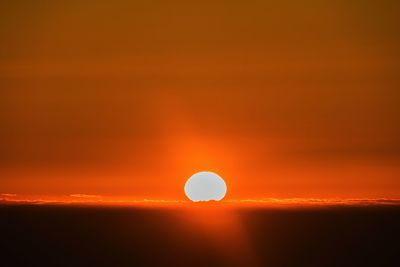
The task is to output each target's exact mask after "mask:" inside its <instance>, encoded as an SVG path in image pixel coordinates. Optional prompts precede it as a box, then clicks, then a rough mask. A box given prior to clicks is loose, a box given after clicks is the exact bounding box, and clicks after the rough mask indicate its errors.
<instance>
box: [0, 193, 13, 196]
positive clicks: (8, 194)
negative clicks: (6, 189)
mask: <svg viewBox="0 0 400 267" xmlns="http://www.w3.org/2000/svg"><path fill="white" fill-rule="evenodd" d="M1 195H2V196H3V197H16V196H17V194H10V193H4V194H1Z"/></svg>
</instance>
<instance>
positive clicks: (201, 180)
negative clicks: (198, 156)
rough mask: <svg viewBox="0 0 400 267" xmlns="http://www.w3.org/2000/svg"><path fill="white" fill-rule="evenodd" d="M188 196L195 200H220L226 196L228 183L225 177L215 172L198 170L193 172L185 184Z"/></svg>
mask: <svg viewBox="0 0 400 267" xmlns="http://www.w3.org/2000/svg"><path fill="white" fill-rule="evenodd" d="M184 190H185V194H186V196H187V197H188V198H189V199H190V200H192V201H194V202H197V201H209V200H215V201H220V200H221V199H223V198H224V197H225V194H226V184H225V181H224V179H222V178H221V177H220V176H219V175H217V174H215V173H213V172H198V173H195V174H193V175H192V176H191V177H190V178H189V179H188V180H187V181H186V184H185V188H184Z"/></svg>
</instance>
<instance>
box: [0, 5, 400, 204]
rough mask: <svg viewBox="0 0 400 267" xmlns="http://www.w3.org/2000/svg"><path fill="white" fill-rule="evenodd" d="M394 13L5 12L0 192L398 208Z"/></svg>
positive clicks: (236, 8)
mask: <svg viewBox="0 0 400 267" xmlns="http://www.w3.org/2000/svg"><path fill="white" fill-rule="evenodd" d="M399 8H400V3H399V2H398V1H389V0H383V1H361V0H349V1H337V0H335V1H311V0H306V1H294V0H283V1H261V0H260V1H255V0H250V1H232V0H230V1H227V0H222V1H208V0H205V1H204V0H203V1H177V0H172V1H161V0H155V1H145V0H142V1H128V0H126V1H124V0H115V1H102V0H97V1H78V0H68V1H66V0H65V1H64V0H61V1H50V0H45V1H34V0H20V1H2V2H1V3H0V193H4V194H6V193H7V194H25V195H70V194H88V195H90V194H93V195H108V196H130V197H132V198H154V199H184V198H185V196H184V192H183V185H184V183H185V181H186V180H187V179H188V178H189V177H190V176H191V175H192V174H194V173H196V172H198V171H214V172H216V173H218V174H219V175H220V176H222V177H223V178H224V179H225V181H226V183H227V186H228V194H227V196H226V198H227V199H261V198H268V197H278V198H280V197H281V198H284V197H318V198H335V197H338V198H352V197H355V198H356V197H361V198H375V197H376V198H379V197H400V138H399V136H400V105H399V104H400V103H399V102H400V90H399V86H400V76H399V75H398V74H399V71H400V60H399V49H398V48H399V47H400V35H399V21H398V12H397V10H399Z"/></svg>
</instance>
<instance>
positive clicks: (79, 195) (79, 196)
mask: <svg viewBox="0 0 400 267" xmlns="http://www.w3.org/2000/svg"><path fill="white" fill-rule="evenodd" d="M69 196H70V197H75V198H90V199H93V198H101V197H102V196H100V195H88V194H71V195H69Z"/></svg>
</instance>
